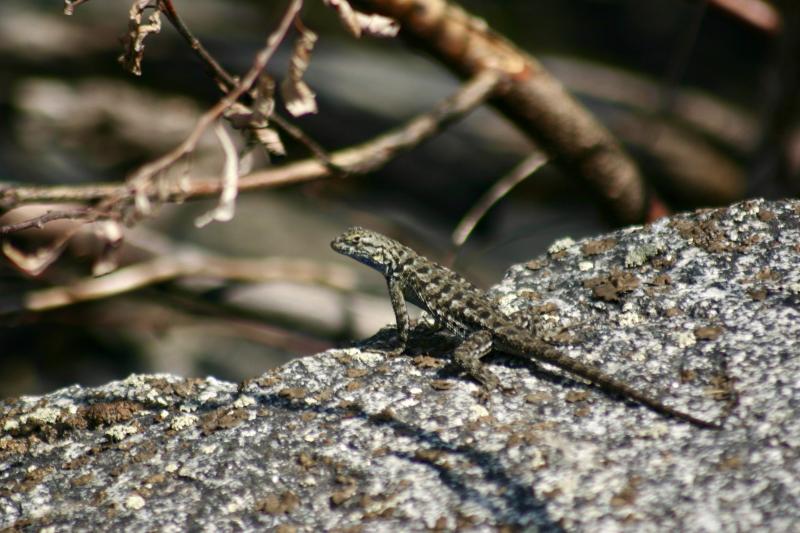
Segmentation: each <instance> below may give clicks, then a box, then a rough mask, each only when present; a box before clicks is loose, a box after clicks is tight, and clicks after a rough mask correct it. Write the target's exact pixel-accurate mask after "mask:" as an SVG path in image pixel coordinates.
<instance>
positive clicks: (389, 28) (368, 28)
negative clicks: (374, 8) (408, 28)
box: [356, 12, 400, 37]
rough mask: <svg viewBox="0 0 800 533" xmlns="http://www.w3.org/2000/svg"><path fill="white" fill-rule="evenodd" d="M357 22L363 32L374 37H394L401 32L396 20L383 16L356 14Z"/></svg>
mask: <svg viewBox="0 0 800 533" xmlns="http://www.w3.org/2000/svg"><path fill="white" fill-rule="evenodd" d="M356 20H358V24H359V26H360V27H361V31H362V32H364V33H366V34H367V35H372V36H373V37H394V36H395V35H397V32H399V31H400V24H398V23H397V21H396V20H394V19H390V18H389V17H384V16H383V15H376V14H374V13H373V14H371V15H367V14H366V13H360V12H358V13H356Z"/></svg>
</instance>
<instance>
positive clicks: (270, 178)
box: [6, 70, 505, 206]
mask: <svg viewBox="0 0 800 533" xmlns="http://www.w3.org/2000/svg"><path fill="white" fill-rule="evenodd" d="M504 79H505V78H504V76H503V75H502V74H499V73H497V72H495V71H490V70H487V71H483V72H480V73H479V74H477V75H476V76H475V77H474V78H473V79H471V80H470V81H468V82H467V83H465V84H464V85H463V86H461V88H460V89H459V90H458V91H457V92H455V93H454V94H452V95H451V96H449V97H448V98H446V99H445V100H443V101H442V102H440V103H439V104H437V105H436V107H435V108H434V109H432V110H431V111H428V112H426V113H423V114H421V115H419V116H417V117H414V118H413V119H411V120H409V121H408V122H407V123H405V124H403V125H401V126H399V127H397V128H395V129H393V130H390V131H388V132H387V133H385V134H383V135H381V136H378V137H376V138H374V139H371V140H369V141H367V142H365V143H363V144H360V145H356V146H352V147H350V148H345V149H343V150H339V151H337V152H334V153H333V154H332V155H331V159H332V160H333V162H334V163H335V164H336V165H337V166H338V167H341V168H343V169H344V170H345V171H346V172H348V173H352V174H365V173H367V172H371V171H374V170H376V169H377V168H379V167H381V166H382V165H383V164H385V163H386V162H388V161H389V160H391V159H392V158H393V157H395V156H396V155H397V154H398V153H399V152H402V151H404V150H409V149H411V148H413V147H415V146H417V145H418V144H420V143H421V142H423V141H425V140H426V139H428V138H430V137H432V136H433V135H435V134H436V133H438V132H439V131H440V130H441V129H443V128H444V127H445V126H446V125H447V124H450V123H452V122H453V121H455V120H457V119H459V118H461V117H463V116H464V115H466V114H468V113H469V112H471V111H472V110H473V109H475V108H476V107H478V106H479V105H481V104H482V103H483V102H484V101H485V100H486V99H487V98H489V97H490V96H491V95H492V93H493V92H494V91H495V89H496V88H497V87H498V85H500V84H501V82H502V81H503V80H504ZM330 176H334V174H333V173H332V172H331V171H330V169H329V168H327V167H326V166H325V165H324V164H322V163H321V162H320V161H318V160H317V159H305V160H303V161H298V162H295V163H289V164H286V165H282V166H275V167H270V168H267V169H264V170H260V171H257V172H253V173H251V174H248V175H246V176H242V177H241V178H239V190H249V189H260V188H267V187H278V186H282V185H289V184H296V183H302V182H306V181H310V180H314V179H319V178H325V177H330ZM221 188H222V184H221V183H220V181H219V179H218V178H206V179H194V180H192V181H191V182H189V183H188V184H183V185H182V186H179V185H174V186H172V188H171V189H169V190H168V192H167V195H168V196H171V197H180V198H181V199H182V200H191V199H197V198H202V197H207V196H212V195H216V194H219V193H220V191H221ZM129 194H130V191H129V190H128V189H127V187H125V186H124V185H120V184H111V183H99V184H89V185H76V186H73V187H70V186H59V187H49V186H24V187H19V188H14V187H13V186H11V185H10V184H6V196H7V199H6V203H8V204H10V205H14V206H15V205H20V204H25V203H34V202H43V201H48V202H69V201H78V202H91V201H97V200H102V199H106V198H109V197H112V198H117V197H125V196H126V195H129Z"/></svg>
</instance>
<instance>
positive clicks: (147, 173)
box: [128, 0, 303, 212]
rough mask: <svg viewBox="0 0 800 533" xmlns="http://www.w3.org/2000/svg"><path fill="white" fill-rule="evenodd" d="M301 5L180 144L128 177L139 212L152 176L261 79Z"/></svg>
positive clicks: (298, 2) (294, 5) (298, 0)
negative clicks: (232, 86)
mask: <svg viewBox="0 0 800 533" xmlns="http://www.w3.org/2000/svg"><path fill="white" fill-rule="evenodd" d="M302 5H303V2H302V0H292V2H291V3H290V4H289V7H288V8H287V10H286V12H285V13H284V15H283V18H282V19H281V21H280V24H279V25H278V28H277V29H276V30H275V31H274V32H272V34H271V35H270V36H269V38H268V39H267V44H266V46H265V47H264V48H263V49H261V50H260V51H259V52H258V54H256V58H255V60H254V61H253V65H252V66H251V67H250V70H248V71H247V74H245V76H244V78H242V80H241V81H240V82H239V83H237V84H236V86H235V87H234V88H233V89H231V91H230V92H228V93H227V94H226V95H225V96H223V97H222V98H221V99H220V100H219V102H217V104H216V105H214V107H212V108H211V109H209V110H208V111H206V112H205V113H204V114H203V115H202V116H201V117H200V118H199V119H198V121H197V125H196V126H195V128H194V129H193V130H192V132H191V133H190V134H189V136H188V137H187V138H186V139H185V140H184V141H183V142H182V143H181V144H180V145H179V146H177V147H176V148H175V149H173V150H172V151H170V152H168V153H167V154H165V155H163V156H161V157H160V158H158V159H156V160H155V161H153V162H151V163H149V164H147V165H144V166H142V167H141V168H140V169H139V170H138V171H136V172H135V173H134V174H133V175H132V176H130V178H128V183H129V184H130V185H131V187H132V188H133V190H134V192H135V195H136V200H137V206H138V207H139V210H140V211H145V212H146V211H147V206H148V205H149V198H148V197H149V195H150V190H149V189H150V180H151V178H153V177H154V176H155V175H157V174H158V173H160V172H162V171H164V170H166V169H167V168H169V167H170V166H171V165H173V164H174V163H175V162H176V161H178V160H179V159H180V158H182V157H183V156H185V155H186V154H188V153H190V152H192V151H193V150H194V148H195V146H196V145H197V141H198V140H199V139H200V136H201V135H202V134H203V133H204V132H205V131H206V130H207V129H208V128H209V127H210V126H211V125H212V124H213V123H214V121H216V120H217V119H218V118H219V117H220V116H221V115H222V114H223V113H224V112H225V110H226V109H228V108H229V107H230V106H231V105H233V104H234V103H235V102H236V101H237V100H239V98H240V97H241V96H242V95H243V94H245V93H246V92H247V91H249V90H250V88H251V87H252V86H253V84H254V83H255V81H256V79H258V76H259V75H260V74H261V72H262V71H263V70H264V67H266V65H267V63H268V62H269V60H270V58H271V57H272V55H273V54H274V53H275V51H276V50H277V49H278V46H279V45H280V43H281V42H282V41H283V38H284V37H285V36H286V33H287V32H288V31H289V27H290V26H291V23H292V21H293V20H294V18H295V17H296V16H297V13H298V12H299V11H300V8H301V7H302Z"/></svg>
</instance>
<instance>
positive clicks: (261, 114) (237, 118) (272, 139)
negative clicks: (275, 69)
mask: <svg viewBox="0 0 800 533" xmlns="http://www.w3.org/2000/svg"><path fill="white" fill-rule="evenodd" d="M274 92H275V82H274V81H272V78H270V77H269V76H266V75H262V76H261V78H260V79H259V82H258V85H257V86H256V88H255V89H254V90H253V92H252V95H253V106H252V107H249V106H246V105H244V104H242V103H241V102H236V103H235V104H233V105H232V106H230V107H229V108H228V110H227V111H225V115H224V116H225V118H226V119H227V120H228V123H229V124H230V125H231V126H232V127H233V128H235V129H237V130H243V131H244V132H245V136H246V138H247V144H248V145H253V144H255V143H259V144H262V145H263V146H264V147H265V148H266V150H267V151H268V152H269V153H271V154H275V155H286V148H284V146H283V142H282V141H281V138H280V136H279V135H278V132H277V131H275V130H273V129H272V128H270V127H268V126H269V117H270V116H271V115H272V112H273V111H274V110H275V97H274Z"/></svg>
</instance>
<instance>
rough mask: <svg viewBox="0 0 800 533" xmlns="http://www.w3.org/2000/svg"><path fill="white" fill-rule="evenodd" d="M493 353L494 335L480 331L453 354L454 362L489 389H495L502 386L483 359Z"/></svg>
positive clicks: (468, 338)
mask: <svg viewBox="0 0 800 533" xmlns="http://www.w3.org/2000/svg"><path fill="white" fill-rule="evenodd" d="M491 351H492V334H491V333H489V331H487V330H485V329H484V330H479V331H476V332H474V333H472V334H470V335H469V336H468V337H467V338H466V339H465V340H464V342H462V343H461V344H460V345H459V346H458V347H457V348H456V349H455V351H454V352H453V360H454V361H455V363H456V364H457V365H458V366H459V367H460V368H461V369H462V370H464V371H465V372H466V373H467V374H468V375H469V376H470V377H472V378H473V379H475V380H476V381H477V382H478V383H480V384H481V385H483V386H484V387H486V388H487V389H490V390H491V389H495V388H497V387H498V385H499V384H500V380H499V379H497V376H495V375H494V374H493V373H492V372H491V371H490V370H489V369H488V368H486V367H485V366H484V365H483V363H481V357H483V356H484V355H486V354H488V353H489V352H491Z"/></svg>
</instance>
